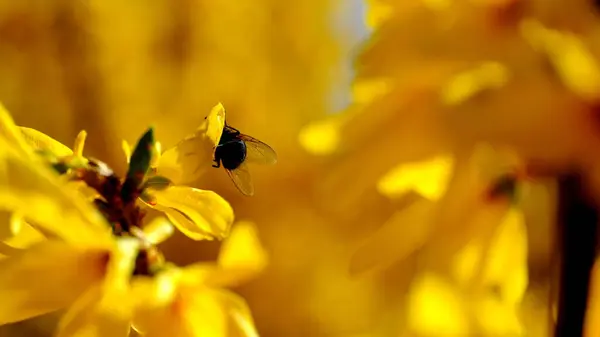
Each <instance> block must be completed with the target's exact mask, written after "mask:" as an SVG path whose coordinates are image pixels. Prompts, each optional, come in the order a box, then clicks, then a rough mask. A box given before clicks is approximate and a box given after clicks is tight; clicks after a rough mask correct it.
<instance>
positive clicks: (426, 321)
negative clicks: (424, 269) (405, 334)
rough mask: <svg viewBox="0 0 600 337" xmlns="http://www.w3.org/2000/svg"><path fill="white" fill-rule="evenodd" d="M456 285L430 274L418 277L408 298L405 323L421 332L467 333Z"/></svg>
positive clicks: (452, 334) (415, 330) (426, 333)
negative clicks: (453, 285)
mask: <svg viewBox="0 0 600 337" xmlns="http://www.w3.org/2000/svg"><path fill="white" fill-rule="evenodd" d="M466 313H467V311H466V307H465V304H464V303H463V301H462V299H461V297H460V294H459V293H458V292H457V289H456V288H454V287H452V286H451V285H450V284H449V283H448V282H446V281H444V280H443V279H441V278H440V277H437V276H435V275H433V274H424V275H422V276H420V277H418V278H417V279H416V280H415V282H414V285H413V286H412V287H411V290H410V293H409V300H408V326H409V327H410V329H411V331H413V332H415V333H417V334H419V335H420V336H431V337H434V336H440V332H443V335H446V336H470V334H469V327H468V320H467V317H466Z"/></svg>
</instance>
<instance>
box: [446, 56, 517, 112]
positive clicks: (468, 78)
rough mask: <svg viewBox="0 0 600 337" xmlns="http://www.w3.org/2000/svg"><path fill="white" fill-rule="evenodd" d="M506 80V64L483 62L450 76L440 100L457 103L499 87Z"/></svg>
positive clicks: (507, 77)
mask: <svg viewBox="0 0 600 337" xmlns="http://www.w3.org/2000/svg"><path fill="white" fill-rule="evenodd" d="M508 80H509V72H508V69H507V68H506V66H504V65H502V64H500V63H498V62H485V63H483V64H481V65H479V66H478V67H476V68H474V69H470V70H469V71H465V72H462V73H460V74H457V75H455V76H454V77H453V78H451V79H450V80H449V81H448V82H447V83H446V85H445V86H444V87H442V102H444V103H445V104H448V105H457V104H460V103H463V102H464V101H466V100H468V99H470V98H473V97H474V96H476V95H477V94H479V93H481V92H483V91H485V90H490V89H496V88H499V87H501V86H503V85H505V84H506V83H507V82H508Z"/></svg>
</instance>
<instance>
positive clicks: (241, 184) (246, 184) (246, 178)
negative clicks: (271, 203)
mask: <svg viewBox="0 0 600 337" xmlns="http://www.w3.org/2000/svg"><path fill="white" fill-rule="evenodd" d="M225 171H227V174H228V175H229V177H230V178H231V180H233V183H234V184H235V187H237V188H238V190H240V192H242V194H244V195H246V196H252V195H254V185H253V184H252V177H251V176H250V171H249V170H248V165H246V163H242V164H241V165H240V166H238V167H237V168H236V169H235V170H227V169H226V170H225Z"/></svg>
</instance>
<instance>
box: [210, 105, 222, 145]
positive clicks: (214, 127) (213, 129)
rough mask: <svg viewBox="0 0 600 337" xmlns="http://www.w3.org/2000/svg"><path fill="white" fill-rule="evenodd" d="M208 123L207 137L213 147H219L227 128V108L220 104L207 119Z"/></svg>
mask: <svg viewBox="0 0 600 337" xmlns="http://www.w3.org/2000/svg"><path fill="white" fill-rule="evenodd" d="M206 123H207V130H206V135H207V136H208V139H209V140H210V142H211V143H212V144H213V146H217V145H218V144H219V140H220V139H221V135H222V134H223V129H224V128H225V107H224V106H223V104H221V103H218V104H217V105H215V106H214V107H213V108H212V110H211V111H210V113H209V114H208V116H207V117H206Z"/></svg>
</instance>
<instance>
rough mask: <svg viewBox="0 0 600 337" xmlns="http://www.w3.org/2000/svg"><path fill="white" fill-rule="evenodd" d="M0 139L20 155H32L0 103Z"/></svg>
mask: <svg viewBox="0 0 600 337" xmlns="http://www.w3.org/2000/svg"><path fill="white" fill-rule="evenodd" d="M0 137H1V138H3V139H4V140H5V141H6V142H7V145H9V146H13V147H14V148H15V149H16V150H17V151H19V152H20V153H21V154H25V155H31V154H32V151H31V147H30V146H29V145H28V144H27V142H25V140H24V139H23V135H22V134H21V131H20V130H19V127H18V126H16V125H15V122H14V121H13V118H12V116H11V115H10V113H9V112H8V111H7V110H6V108H5V107H4V105H3V104H2V103H0ZM61 145H62V144H61Z"/></svg>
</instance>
